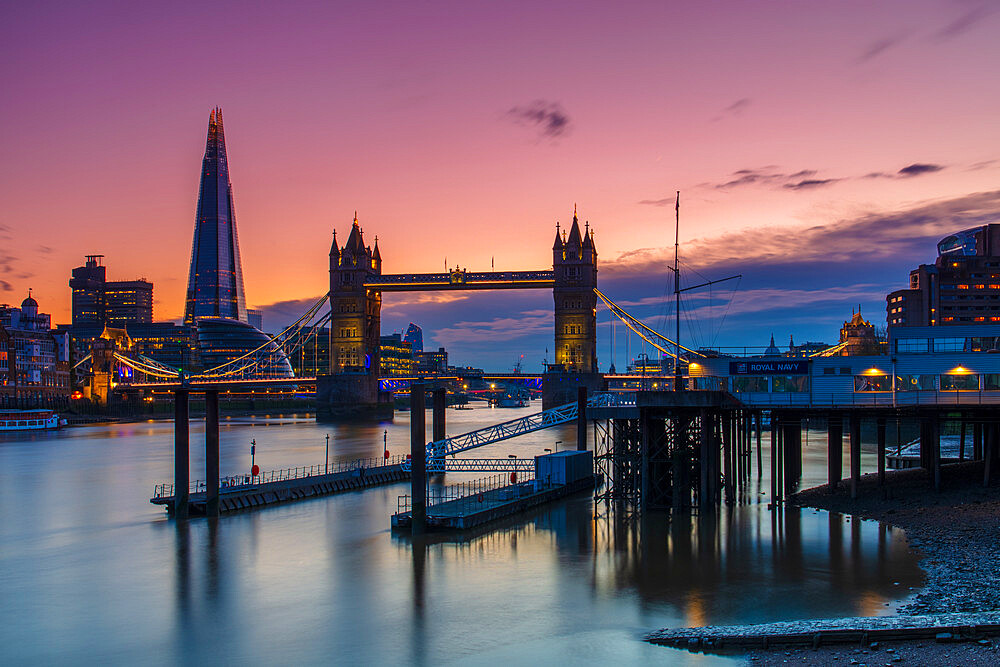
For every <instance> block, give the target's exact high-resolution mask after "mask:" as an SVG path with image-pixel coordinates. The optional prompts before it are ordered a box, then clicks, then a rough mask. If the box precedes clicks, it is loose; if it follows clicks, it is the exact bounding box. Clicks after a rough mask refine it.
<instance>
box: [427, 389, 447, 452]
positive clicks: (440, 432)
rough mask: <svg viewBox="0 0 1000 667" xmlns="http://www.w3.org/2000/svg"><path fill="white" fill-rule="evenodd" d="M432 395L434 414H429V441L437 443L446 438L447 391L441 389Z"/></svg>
mask: <svg viewBox="0 0 1000 667" xmlns="http://www.w3.org/2000/svg"><path fill="white" fill-rule="evenodd" d="M432 395H433V397H434V412H433V413H432V414H431V434H432V435H431V440H434V441H435V442H437V441H438V440H444V439H445V438H446V437H447V436H446V435H445V409H446V407H447V405H448V403H447V390H446V389H444V387H441V388H439V389H435V390H434V393H433V394H432Z"/></svg>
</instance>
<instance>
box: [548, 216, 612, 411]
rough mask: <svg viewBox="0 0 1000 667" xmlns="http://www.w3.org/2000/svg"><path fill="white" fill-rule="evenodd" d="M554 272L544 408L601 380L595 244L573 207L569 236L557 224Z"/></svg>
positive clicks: (568, 400)
mask: <svg viewBox="0 0 1000 667" xmlns="http://www.w3.org/2000/svg"><path fill="white" fill-rule="evenodd" d="M552 272H553V274H554V279H555V284H554V286H553V288H552V297H553V300H554V313H555V359H554V363H552V364H549V366H548V368H547V369H546V373H545V378H544V391H543V403H544V405H545V406H547V407H548V406H555V405H562V404H564V403H571V402H573V401H575V400H576V397H577V387H579V386H585V387H587V389H588V390H589V391H594V390H597V389H600V388H601V385H602V383H603V378H602V376H601V375H600V374H599V373H598V370H597V295H596V294H595V293H594V288H595V287H597V248H596V246H595V245H594V233H593V232H592V231H591V229H590V223H589V222H588V223H586V224H585V226H584V231H583V233H581V232H580V221H579V219H578V218H577V215H576V207H574V208H573V224H572V226H571V227H570V230H569V236H566V235H565V232H563V233H562V234H560V230H559V225H558V224H556V240H555V243H554V244H553V246H552Z"/></svg>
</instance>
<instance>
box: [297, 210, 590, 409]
mask: <svg viewBox="0 0 1000 667" xmlns="http://www.w3.org/2000/svg"><path fill="white" fill-rule="evenodd" d="M329 258H330V367H329V373H328V374H320V375H319V376H318V377H317V380H316V400H317V411H318V413H319V414H321V415H322V416H324V417H327V418H330V417H333V418H357V417H365V416H368V417H379V418H388V417H390V416H391V410H392V402H391V395H390V394H387V393H386V392H385V391H384V390H380V383H379V377H378V368H379V337H380V334H381V310H382V294H383V293H385V292H416V291H442V290H453V291H463V290H496V289H550V290H552V296H553V313H554V315H555V318H554V319H555V327H554V329H555V330H554V345H555V347H554V349H555V363H553V364H550V365H549V367H548V368H547V369H546V372H545V373H544V375H543V385H544V387H543V404H544V405H545V406H554V405H561V404H564V403H569V402H572V401H573V400H575V398H576V395H577V390H578V388H579V387H586V388H587V389H588V390H591V391H593V390H596V389H600V388H601V385H602V382H603V378H602V376H601V374H600V373H599V372H598V370H597V295H596V293H595V291H594V290H595V288H596V287H597V248H596V246H595V245H594V234H593V232H592V231H591V229H590V224H589V223H585V224H584V229H583V230H581V228H580V222H579V218H578V217H577V214H576V211H575V210H574V211H573V222H572V224H571V226H570V229H569V231H568V232H562V231H561V230H560V228H559V225H558V223H557V224H556V235H555V241H554V242H553V245H552V269H551V270H549V269H539V270H527V271H468V270H466V269H459V268H456V269H453V270H450V271H446V272H441V273H402V274H386V273H383V272H382V252H381V249H380V248H379V243H378V237H376V238H375V242H374V244H373V245H366V244H365V240H364V232H363V230H362V229H361V226H360V225H359V223H358V219H357V216H356V215H355V218H354V223H353V225H352V226H351V232H350V235H349V236H348V239H347V242H346V243H345V244H344V245H343V246H341V245H340V244H339V243H338V242H337V234H336V231H334V236H333V244H332V246H331V248H330V256H329Z"/></svg>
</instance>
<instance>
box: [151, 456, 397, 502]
mask: <svg viewBox="0 0 1000 667" xmlns="http://www.w3.org/2000/svg"><path fill="white" fill-rule="evenodd" d="M405 461H406V458H405V457H403V456H392V457H390V458H388V459H385V458H367V459H356V460H354V461H348V462H340V463H330V464H323V463H319V464H317V465H313V466H300V467H298V468H282V469H281V470H269V471H267V472H262V473H260V474H259V475H249V474H245V475H230V476H228V477H220V478H219V492H220V493H225V492H226V491H231V490H234V489H243V488H249V487H254V486H258V485H260V484H269V483H271V482H283V481H286V480H294V479H305V478H307V477H322V476H324V475H333V474H335V473H343V472H351V471H354V470H358V471H360V470H369V469H372V468H383V467H388V466H398V465H401V464H402V463H404V462H405ZM204 490H205V481H204V480H200V479H199V480H195V481H193V482H191V484H190V487H189V488H188V492H189V493H192V494H194V493H199V492H202V491H204ZM173 495H174V485H173V484H157V485H156V486H155V487H154V489H153V499H154V500H159V499H163V498H170V497H171V496H173Z"/></svg>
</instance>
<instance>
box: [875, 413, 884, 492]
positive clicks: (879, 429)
mask: <svg viewBox="0 0 1000 667" xmlns="http://www.w3.org/2000/svg"><path fill="white" fill-rule="evenodd" d="M875 437H876V439H877V440H878V486H879V488H880V489H882V494H883V497H884V495H885V417H878V418H877V419H876V420H875Z"/></svg>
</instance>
